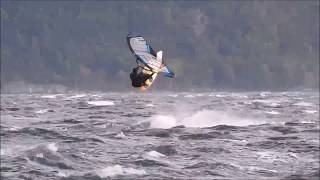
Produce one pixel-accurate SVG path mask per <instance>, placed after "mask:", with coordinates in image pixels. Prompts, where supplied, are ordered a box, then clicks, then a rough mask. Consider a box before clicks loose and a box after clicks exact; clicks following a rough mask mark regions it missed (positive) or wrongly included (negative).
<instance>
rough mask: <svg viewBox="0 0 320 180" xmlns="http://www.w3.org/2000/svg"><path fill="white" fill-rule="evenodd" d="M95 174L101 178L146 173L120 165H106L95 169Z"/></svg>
mask: <svg viewBox="0 0 320 180" xmlns="http://www.w3.org/2000/svg"><path fill="white" fill-rule="evenodd" d="M96 174H97V175H98V176H99V177H101V178H107V177H113V176H116V175H130V174H135V175H144V174H146V172H145V170H139V169H133V168H123V167H122V166H120V165H118V164H117V165H115V166H108V167H106V168H103V169H100V170H97V171H96Z"/></svg>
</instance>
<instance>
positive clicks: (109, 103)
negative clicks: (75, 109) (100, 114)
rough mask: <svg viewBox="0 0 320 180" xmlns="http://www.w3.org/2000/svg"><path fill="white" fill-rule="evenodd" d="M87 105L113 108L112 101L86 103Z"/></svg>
mask: <svg viewBox="0 0 320 180" xmlns="http://www.w3.org/2000/svg"><path fill="white" fill-rule="evenodd" d="M87 103H88V104H90V105H94V106H113V105H114V102H113V101H88V102H87Z"/></svg>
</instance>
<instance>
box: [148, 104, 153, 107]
mask: <svg viewBox="0 0 320 180" xmlns="http://www.w3.org/2000/svg"><path fill="white" fill-rule="evenodd" d="M153 106H154V105H153V104H146V107H153Z"/></svg>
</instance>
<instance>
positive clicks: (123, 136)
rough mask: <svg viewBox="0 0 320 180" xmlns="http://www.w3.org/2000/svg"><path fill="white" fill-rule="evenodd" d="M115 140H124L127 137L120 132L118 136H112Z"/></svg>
mask: <svg viewBox="0 0 320 180" xmlns="http://www.w3.org/2000/svg"><path fill="white" fill-rule="evenodd" d="M114 137H115V138H119V139H123V138H126V137H127V136H126V135H124V134H123V132H122V131H121V132H120V133H119V134H117V135H115V136H114Z"/></svg>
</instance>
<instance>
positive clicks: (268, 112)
mask: <svg viewBox="0 0 320 180" xmlns="http://www.w3.org/2000/svg"><path fill="white" fill-rule="evenodd" d="M265 113H267V114H272V115H278V114H280V113H279V112H278V111H266V112H265Z"/></svg>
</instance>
